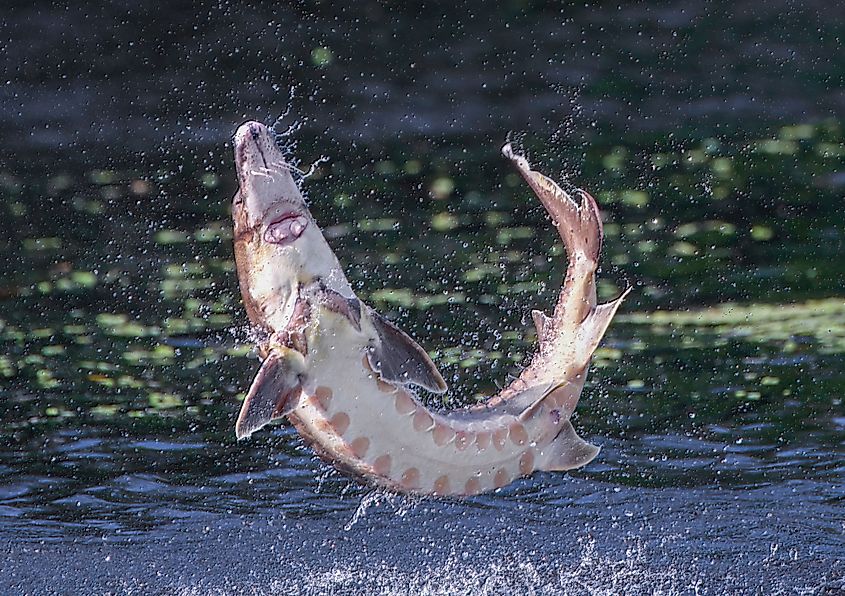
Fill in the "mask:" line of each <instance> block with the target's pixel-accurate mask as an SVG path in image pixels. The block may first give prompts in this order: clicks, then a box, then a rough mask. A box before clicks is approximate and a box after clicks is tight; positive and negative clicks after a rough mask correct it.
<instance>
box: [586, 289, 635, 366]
mask: <svg viewBox="0 0 845 596" xmlns="http://www.w3.org/2000/svg"><path fill="white" fill-rule="evenodd" d="M630 291H631V288H628V289H627V290H625V291H624V292H622V294H621V295H620V296H619V297H618V298H616V299H615V300H613V301H611V302H607V303H606V304H600V305H598V306H597V307H596V308H595V309H594V310H593V312H592V313H590V314H589V315H588V316H587V318H586V319H584V322H583V323H581V329H580V330H579V334H580V336H581V337H580V353H581V354H585V355H586V357H587V358H588V359H589V357H590V356H592V355H593V352H595V351H596V348H597V347H598V345H599V342H601V338H602V337H604V333H605V331H607V327H608V326H609V325H610V321H611V320H612V319H613V315H615V314H616V311H617V310H619V307H620V306H621V305H622V301H623V300H624V299H625V296H627V295H628V293H629V292H630Z"/></svg>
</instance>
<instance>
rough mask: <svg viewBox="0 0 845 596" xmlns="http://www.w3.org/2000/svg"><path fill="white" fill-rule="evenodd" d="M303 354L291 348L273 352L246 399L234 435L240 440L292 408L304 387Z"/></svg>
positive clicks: (259, 371)
mask: <svg viewBox="0 0 845 596" xmlns="http://www.w3.org/2000/svg"><path fill="white" fill-rule="evenodd" d="M303 364H304V362H303V358H302V354H300V353H299V352H297V351H295V350H290V349H274V350H273V351H271V352H270V354H269V355H268V356H267V358H266V359H265V360H264V363H263V364H262V365H261V368H260V369H259V370H258V374H257V375H255V379H254V380H253V381H252V385H251V386H250V388H249V392H248V393H247V395H246V398H245V399H244V403H243V405H242V406H241V412H240V414H239V415H238V421H237V423H236V424H235V436H237V438H238V440H240V439H245V438H248V437H249V436H250V435H251V434H252V433H254V432H255V431H257V430H258V429H260V428H261V427H263V426H264V425H266V424H267V423H269V422H270V421H272V420H275V419H276V418H281V417H282V416H284V415H285V414H287V413H289V412H290V411H291V410H293V409H294V408H295V407H296V405H297V403H298V401H299V400H298V397H299V394H300V391H301V390H302V387H301V385H300V379H299V374H300V372H301V371H302V369H303Z"/></svg>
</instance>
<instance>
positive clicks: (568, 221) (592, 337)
mask: <svg viewBox="0 0 845 596" xmlns="http://www.w3.org/2000/svg"><path fill="white" fill-rule="evenodd" d="M502 153H503V154H504V155H505V157H507V158H508V159H510V160H511V161H512V162H513V163H514V165H516V167H517V169H518V170H519V173H520V174H521V175H522V177H523V178H524V179H525V181H526V182H527V183H528V185H529V186H530V187H531V190H533V191H534V194H536V195H537V198H539V199H540V202H541V203H542V204H543V207H545V209H546V211H547V212H548V213H549V216H550V217H551V219H552V222H553V223H554V226H555V228H556V229H557V231H558V234H559V235H560V238H561V240H563V244H564V247H565V248H566V254H567V257H568V264H567V269H566V278H565V279H564V282H563V287H562V288H561V291H560V295H559V296H558V301H557V304H556V305H555V309H554V312H553V313H552V315H551V316H547V315H546V314H544V313H543V312H542V311H538V310H535V311H533V312H532V313H531V314H532V317H533V319H534V324H535V326H536V328H537V337H538V340H539V344H540V346H539V350H538V352H537V353H536V354H535V355H534V358H533V360H532V361H531V364H529V366H528V367H526V368H525V369H524V370H523V371H522V373H521V374H520V376H519V378H518V379H516V380H514V382H513V383H511V385H510V386H509V387H507V388H506V389H505V390H504V391H502V393H501V394H500V395H499V396H498V397H497V398H494V400H495V401H496V402H499V403H501V402H509V404H508V405H509V406H510V407H512V408H513V409H514V410H519V411H522V412H524V413H523V416H525V415H530V414H531V413H532V412H534V411H537V410H540V409H542V410H545V411H552V410H554V411H556V412H559V413H560V416H561V430H560V432H559V433H558V434H557V436H556V437H555V438H554V439H553V440H552V441H551V443H549V444H548V445H547V446H546V448H545V449H544V450H543V457H542V460H543V461H542V463H540V462H538V463H540V465H541V466H542V468H543V469H546V470H568V469H571V468H576V467H580V466H582V465H584V464H586V463H588V462H589V461H590V460H592V459H593V457H595V455H596V454H597V453H598V448H597V447H594V446H593V445H590V444H589V443H587V442H585V441H584V440H583V439H581V438H580V437H578V435H577V434H576V433H575V430H574V428H573V427H572V424H571V423H570V422H569V421H568V418H569V416H570V415H571V414H572V412H573V411H574V410H575V406H576V405H577V403H578V398H579V397H580V394H581V390H582V388H583V385H584V380H585V378H586V374H587V366H588V365H589V363H590V359H591V358H592V355H593V352H595V350H596V348H597V347H598V344H599V342H600V341H601V339H602V337H603V336H604V333H605V331H606V330H607V327H608V325H609V324H610V321H611V319H612V318H613V315H614V314H615V313H616V310H617V309H618V308H619V306H620V304H621V303H622V300H623V299H624V298H625V296H626V295H627V293H628V291H629V290H625V292H623V293H622V295H621V296H619V297H618V298H616V299H615V300H613V301H612V302H609V303H607V304H601V305H599V304H597V300H596V279H595V273H596V267H597V264H598V258H599V252H600V251H601V245H602V240H603V238H604V232H603V230H602V224H601V217H600V214H599V209H598V206H597V205H596V201H595V199H593V197H592V196H590V195H589V194H588V193H587V192H585V191H583V190H579V191H577V199H576V198H575V197H573V196H571V195H570V194H569V193H567V192H566V191H564V190H563V189H562V188H560V186H558V185H557V184H556V183H555V182H554V181H553V180H551V179H550V178H548V177H546V176H544V175H543V174H541V173H539V172H535V171H534V170H532V169H531V166H530V165H529V163H528V161H527V160H526V159H525V158H524V157H523V156H521V155H517V154H515V153H514V152H513V149H512V148H511V146H510V144H507V145H505V146H504V147H503V148H502ZM538 386H546V387H549V390H548V391H547V392H546V393H545V395H544V396H542V397H541V398H540V399H539V400H537V399H536V393H534V398H533V400H532V401H531V403H521V402H523V401H526V402H527V400H525V399H524V398H522V397H521V395H527V394H531V393H532V392H528V393H527V394H526V393H525V390H526V388H527V387H538ZM511 398H513V399H512V401H511Z"/></svg>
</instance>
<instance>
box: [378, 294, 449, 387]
mask: <svg viewBox="0 0 845 596" xmlns="http://www.w3.org/2000/svg"><path fill="white" fill-rule="evenodd" d="M369 315H370V319H371V321H372V324H373V327H375V330H376V333H377V335H378V338H377V340H376V341H374V342H373V343H372V344H371V345H370V348H369V352H368V354H367V357H368V359H369V361H370V366H371V367H372V368H373V370H374V371H376V372H377V373H378V374H379V376H380V377H381V378H382V379H383V380H385V381H388V382H393V383H400V384H403V385H404V384H407V383H413V384H414V385H419V386H420V387H422V388H423V389H427V390H429V391H432V392H434V393H444V392H445V391H446V388H447V387H446V381H444V380H443V377H442V376H441V375H440V373H439V372H438V370H437V367H436V366H434V362H432V361H431V358H429V357H428V354H427V353H426V351H425V350H423V349H422V347H420V345H419V344H417V342H415V341H414V340H413V339H411V338H410V337H409V336H408V335H407V334H406V333H405V332H403V331H402V330H401V329H399V328H398V327H397V326H396V325H394V324H393V323H391V322H390V321H388V320H387V319H385V318H384V317H382V316H381V315H380V314H378V313H377V312H375V311H374V310H372V309H369Z"/></svg>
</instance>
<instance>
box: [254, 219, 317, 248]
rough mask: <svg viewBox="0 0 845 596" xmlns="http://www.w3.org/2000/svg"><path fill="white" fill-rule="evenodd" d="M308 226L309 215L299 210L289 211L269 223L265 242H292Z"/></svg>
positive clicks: (282, 243)
mask: <svg viewBox="0 0 845 596" xmlns="http://www.w3.org/2000/svg"><path fill="white" fill-rule="evenodd" d="M307 227H308V217H307V216H305V215H303V214H302V213H299V212H297V211H288V212H286V213H284V214H283V215H282V216H281V217H278V218H276V219H274V220H273V221H271V222H270V223H269V224H267V228H266V229H265V230H264V242H267V243H269V244H279V245H286V244H292V243H293V242H294V241H296V239H297V238H299V237H300V236H302V234H303V233H304V232H305V228H307Z"/></svg>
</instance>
